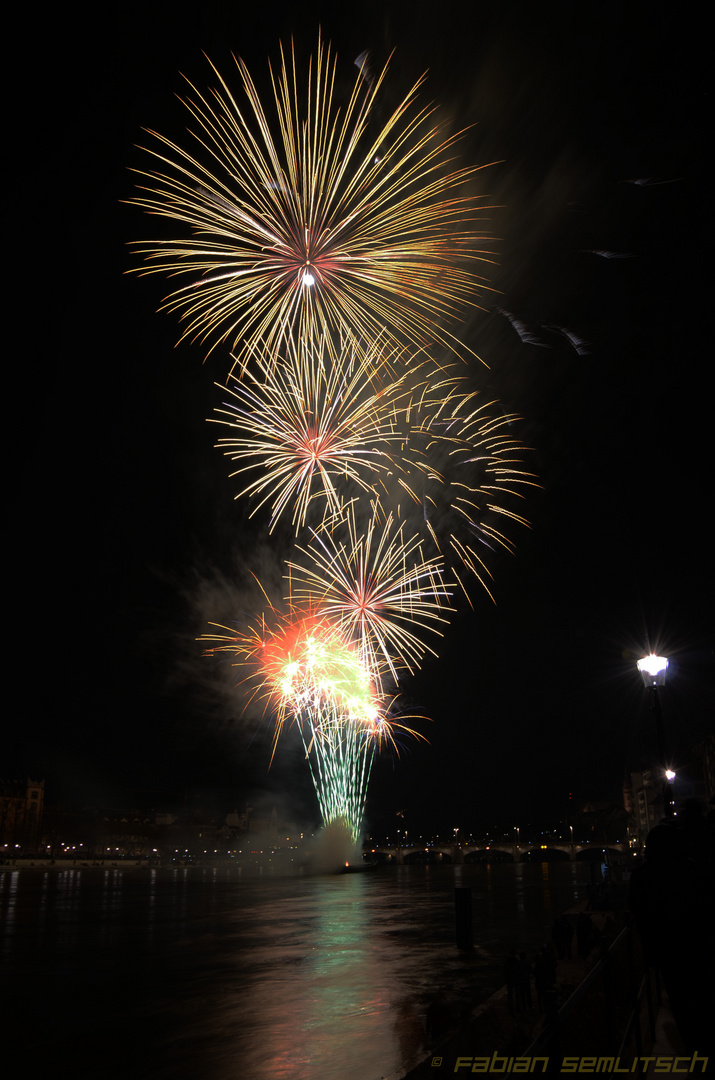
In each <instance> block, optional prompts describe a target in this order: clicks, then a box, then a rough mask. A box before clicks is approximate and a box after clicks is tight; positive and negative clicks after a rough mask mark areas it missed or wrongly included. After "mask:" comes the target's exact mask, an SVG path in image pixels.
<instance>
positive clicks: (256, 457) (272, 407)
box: [216, 334, 415, 529]
mask: <svg viewBox="0 0 715 1080" xmlns="http://www.w3.org/2000/svg"><path fill="white" fill-rule="evenodd" d="M395 361H396V350H395V348H394V347H389V346H381V345H380V344H378V345H377V346H375V347H373V348H371V349H369V350H367V351H366V350H364V349H362V348H361V346H360V345H359V343H358V342H357V341H356V340H355V339H354V338H352V337H350V336H345V337H343V338H342V339H341V340H340V341H339V342H334V341H333V340H332V338H331V337H330V335H328V334H323V335H322V336H321V337H320V339H319V340H317V341H316V340H315V339H307V340H306V339H305V338H303V339H301V340H300V341H299V343H298V344H294V343H293V342H292V341H287V342H285V344H284V348H283V349H282V350H281V354H280V355H278V354H276V353H275V352H274V351H271V350H268V349H262V350H260V351H257V352H256V354H255V357H254V362H253V363H251V366H250V368H248V369H247V370H246V372H245V373H244V378H243V380H242V381H239V380H238V379H234V380H233V382H232V385H231V386H230V387H229V388H228V393H229V394H230V395H231V398H232V400H228V401H226V402H224V404H223V407H221V408H218V409H217V410H216V412H217V413H218V415H219V417H220V419H217V420H216V423H219V424H222V425H225V426H226V427H228V428H229V429H230V432H231V433H230V434H229V435H226V436H225V437H223V438H221V439H220V440H219V442H218V446H219V447H220V448H221V449H223V451H224V453H225V454H226V456H227V457H230V458H231V460H232V461H234V462H236V463H238V464H239V468H237V469H236V470H235V472H233V473H231V475H232V476H239V475H242V474H244V473H247V472H251V473H253V474H254V475H255V472H256V471H258V473H259V475H258V477H257V478H256V479H253V480H251V482H250V483H248V484H247V485H246V487H244V488H243V490H242V491H241V492H240V495H249V496H255V497H256V498H257V499H259V500H260V501H259V502H258V506H257V508H258V507H261V506H263V505H264V504H265V503H269V504H270V507H271V529H273V527H274V525H275V523H276V521H277V520H278V519H279V517H280V516H281V515H282V514H283V513H284V512H286V511H287V512H291V511H292V515H293V519H292V520H293V524H294V525H295V526H296V528H299V527H301V526H302V525H304V524H305V521H306V515H307V513H308V510H309V508H310V507H311V506H314V507H315V506H316V503H322V502H324V506H323V507H321V508H319V509H318V518H319V519H320V518H321V517H323V516H324V514H325V513H332V514H336V513H337V514H339V513H340V512H341V508H342V505H343V502H344V499H345V498H346V497H349V495H350V492H349V486H350V485H353V484H354V485H356V486H357V489H358V490H365V491H368V492H372V493H373V494H374V490H375V489H374V485H375V481H376V479H377V475H378V474H379V473H386V472H389V471H391V470H393V469H394V468H395V466H394V462H393V460H392V457H391V454H392V451H393V448H394V449H395V450H397V448H398V447H399V445H400V443H401V442H402V440H403V433H402V429H403V422H402V416H403V415H404V414H405V413H406V412H407V411H408V409H409V406H410V401H411V398H412V395H413V393H414V391H411V390H408V388H407V386H406V381H407V375H408V371H407V369H406V368H404V367H403V370H402V374H401V375H398V374H396V373H395V372H394V370H393V369H394V366H395ZM256 369H257V370H256ZM409 374H410V376H411V378H410V384H411V385H413V384H414V382H415V376H414V372H410V373H409ZM222 389H223V392H224V393H225V392H226V390H225V388H222ZM346 488H348V490H346ZM254 513H255V511H254Z"/></svg>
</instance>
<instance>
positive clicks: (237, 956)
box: [0, 863, 588, 1080]
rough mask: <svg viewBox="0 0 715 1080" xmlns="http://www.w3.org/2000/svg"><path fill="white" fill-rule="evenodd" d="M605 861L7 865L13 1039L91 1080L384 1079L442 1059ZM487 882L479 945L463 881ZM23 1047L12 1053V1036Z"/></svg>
mask: <svg viewBox="0 0 715 1080" xmlns="http://www.w3.org/2000/svg"><path fill="white" fill-rule="evenodd" d="M587 881H588V866H587V865H585V864H582V863H544V864H542V865H527V864H520V865H511V864H507V865H495V866H483V865H481V866H480V865H471V866H470V865H465V866H432V867H425V866H400V867H395V866H393V867H384V868H381V869H379V870H376V871H374V872H370V873H365V874H354V875H344V876H337V877H329V876H327V877H318V876H315V877H310V876H294V877H278V876H270V875H268V874H265V875H259V876H256V875H254V876H250V877H249V876H245V875H244V874H242V872H240V871H238V870H237V869H231V870H222V869H216V870H212V869H205V870H202V869H199V868H188V869H179V870H171V869H152V870H147V869H133V870H120V869H117V870H114V869H113V870H102V869H91V868H88V869H70V870H66V871H65V870H58V869H52V870H48V871H42V870H27V869H23V870H20V871H17V870H11V869H6V870H4V871H0V918H1V926H2V930H1V934H2V937H1V939H0V941H1V944H0V960H1V962H2V969H3V970H2V987H3V993H4V994H5V995H6V996H7V997H8V998H9V1008H8V1007H5V1009H4V1012H3V1013H2V1015H4V1016H5V1017H8V1016H9V1017H10V1018H11V1027H10V1029H9V1032H8V1036H6V1039H7V1038H8V1037H9V1038H10V1041H11V1044H15V1043H17V1044H19V1045H21V1046H22V1047H24V1048H25V1050H26V1052H27V1053H29V1055H30V1060H33V1059H34V1060H36V1061H37V1063H38V1064H39V1063H40V1057H41V1056H45V1057H48V1058H49V1060H50V1061H56V1062H57V1064H58V1065H59V1063H60V1062H65V1063H67V1062H69V1063H71V1066H72V1070H71V1071H72V1074H73V1075H74V1076H97V1077H100V1076H101V1077H122V1078H123V1080H124V1078H127V1080H130V1078H132V1077H135V1078H141V1080H144V1078H152V1080H154V1078H157V1080H159V1078H167V1080H168V1078H172V1080H173V1078H179V1080H189V1078H192V1077H197V1078H201V1080H244V1078H245V1080H268V1078H271V1080H275V1078H284V1080H380V1078H383V1077H384V1078H395V1077H400V1076H402V1075H403V1074H404V1073H405V1072H406V1071H407V1070H408V1069H409V1068H411V1067H412V1066H413V1065H414V1064H415V1063H416V1061H417V1060H418V1059H419V1058H420V1057H421V1056H423V1053H424V1052H425V1051H426V1033H425V1017H426V1013H427V1010H428V1008H429V1006H430V1004H431V1003H432V1002H434V1001H435V1000H437V999H439V1000H440V1002H441V1005H442V1007H444V1004H445V1002H446V1005H447V1007H448V1008H449V1010H450V1011H451V1015H453V1016H455V1017H456V1016H458V1015H459V1014H460V1013H461V1012H464V1011H466V1010H467V1009H468V1008H470V1007H473V1006H474V1005H477V1004H479V1002H480V1001H483V1000H484V999H486V998H487V997H488V996H489V995H490V994H491V993H493V992H494V991H495V990H496V989H498V987H499V986H501V984H502V983H503V978H502V974H501V965H502V962H503V960H504V956H505V955H506V953H507V952H508V950H509V949H511V948H517V949H524V950H526V951H527V953H529V954H532V953H533V952H534V950H535V949H536V948H538V946H540V945H541V944H542V943H543V941H544V940H546V938H547V937H548V935H549V933H550V928H551V924H552V922H553V919H554V917H555V916H556V915H557V914H558V913H559V912H560V911H563V910H564V909H566V908H568V907H569V906H571V905H572V904H573V903H574V902H575V901H576V900H578V899H582V898H583V897H584V896H585V895H586V886H587ZM465 885H468V886H471V888H472V907H473V916H474V942H475V947H474V950H473V951H472V952H469V953H463V952H460V951H459V950H458V949H457V948H456V945H455V920H454V889H455V886H465ZM6 1045H7V1042H6Z"/></svg>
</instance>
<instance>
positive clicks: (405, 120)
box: [131, 39, 489, 367]
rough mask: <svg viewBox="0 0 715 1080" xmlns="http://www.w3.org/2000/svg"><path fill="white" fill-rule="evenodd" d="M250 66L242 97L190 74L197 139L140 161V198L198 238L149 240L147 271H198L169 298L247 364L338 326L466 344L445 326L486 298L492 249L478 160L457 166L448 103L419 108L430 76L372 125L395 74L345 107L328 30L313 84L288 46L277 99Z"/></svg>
mask: <svg viewBox="0 0 715 1080" xmlns="http://www.w3.org/2000/svg"><path fill="white" fill-rule="evenodd" d="M236 63H237V66H238V70H239V73H240V79H241V83H242V90H243V94H242V95H241V102H242V103H241V104H240V105H239V103H238V101H237V100H236V98H235V97H234V95H233V93H232V91H231V90H230V89H229V86H228V83H227V82H226V81H225V80H224V79H223V78H222V77H221V75H220V74H219V72H218V71H217V70H216V69H215V68H213V65H212V68H213V71H214V74H215V76H216V78H217V80H218V87H217V88H214V89H212V90H211V91H210V93H209V94H208V95H207V96H205V95H203V94H202V93H201V92H200V91H199V90H197V89H196V88H195V87H194V86H193V85H192V84H191V83H189V88H190V91H191V93H190V95H189V96H188V97H187V99H186V100H185V101H184V104H185V106H186V108H187V110H188V112H189V113H190V115H191V117H192V119H193V124H192V126H191V127H190V128H189V135H190V140H189V146H190V149H184V148H183V147H182V146H178V145H176V144H175V143H173V142H171V141H170V140H169V139H166V138H164V137H163V136H162V135H159V134H157V133H156V132H149V134H150V135H152V136H153V137H154V140H155V141H154V143H153V146H152V147H146V148H145V149H147V151H148V153H150V154H151V155H152V157H153V158H154V159H155V162H156V166H157V167H156V168H155V170H151V171H147V170H134V171H136V172H139V174H140V175H141V176H142V177H144V178H145V181H144V182H143V184H142V186H141V187H140V190H141V194H140V195H138V196H137V197H136V198H134V199H132V200H131V202H132V203H133V204H134V205H138V206H140V207H142V208H143V209H144V210H146V211H148V212H149V213H151V214H156V215H159V216H161V217H165V218H169V219H170V220H172V221H174V222H179V223H180V224H181V225H182V226H185V227H186V234H187V235H186V237H185V238H184V239H177V240H170V239H165V238H161V237H159V238H157V239H153V240H147V241H142V242H140V243H138V245H137V247H138V251H139V254H141V255H143V256H145V257H146V259H147V260H148V263H149V265H148V266H145V267H144V268H143V269H142V271H141V272H142V273H159V274H167V275H168V276H170V277H175V276H185V277H186V278H188V281H187V283H186V284H184V285H182V286H180V287H179V288H177V289H176V290H175V291H173V292H172V293H171V294H170V295H169V296H168V297H167V298H166V300H165V301H164V304H163V307H164V308H166V309H168V310H173V311H177V312H179V313H180V315H181V317H182V319H184V320H185V322H186V326H185V330H184V333H183V335H182V340H183V338H186V337H189V338H192V339H196V338H198V339H199V340H200V341H202V342H204V343H206V342H211V345H210V348H209V352H210V351H211V350H212V349H213V348H215V347H216V345H218V344H219V343H221V342H227V343H229V345H230V346H231V348H232V349H233V351H234V352H235V353H237V354H238V357H239V359H238V363H239V365H240V366H241V367H243V366H244V365H245V362H246V360H245V356H246V355H247V353H245V354H244V352H243V350H244V348H246V349H247V350H249V351H250V348H251V347H252V346H255V345H256V344H257V343H258V342H260V341H264V342H266V343H267V344H269V345H270V344H271V343H273V342H274V341H276V340H278V339H281V338H283V337H284V336H286V335H289V334H291V333H297V334H298V336H301V335H302V334H304V333H306V332H311V331H314V330H315V329H316V327H317V328H318V330H322V329H323V328H324V327H326V326H330V327H332V328H333V329H338V330H340V329H346V330H347V331H348V332H351V333H354V334H358V335H364V336H365V337H367V338H368V339H370V338H374V337H375V336H382V335H384V333H385V328H386V327H389V328H390V333H392V334H395V335H400V336H402V338H403V339H404V340H406V341H408V342H410V343H412V344H416V345H417V346H423V345H425V344H426V343H428V342H430V343H434V342H435V341H438V342H442V343H445V342H447V343H449V344H450V346H452V347H453V346H454V345H455V339H454V338H452V336H451V335H450V334H449V332H448V331H446V330H443V329H441V326H440V324H441V321H442V320H443V319H445V318H451V317H453V316H454V315H455V313H457V312H458V311H460V310H461V309H463V307H464V306H465V305H472V306H474V304H475V295H476V291H477V288H478V287H479V283H480V281H481V278H479V277H478V276H477V275H476V274H475V273H474V270H473V265H474V262H475V261H476V260H482V261H489V259H488V258H487V255H488V253H487V252H485V251H483V250H481V249H480V248H479V244H480V243H483V242H484V239H483V237H482V236H481V235H480V233H479V232H478V231H477V230H476V222H477V219H478V217H479V210H478V207H479V202H480V197H479V196H474V195H473V194H471V193H470V191H469V190H468V181H470V180H471V179H472V178H473V176H474V174H475V173H476V172H477V171H478V169H477V168H476V167H469V168H464V167H463V168H457V169H454V168H453V164H452V162H453V158H454V154H455V142H456V140H457V139H458V138H459V135H454V136H447V137H445V135H444V133H443V132H442V131H441V129H440V125H439V124H438V123H436V122H435V118H434V113H435V109H434V107H432V106H426V107H425V106H419V105H418V104H416V97H417V92H418V90H419V88H420V86H421V84H422V82H423V80H424V76H423V77H422V78H420V79H419V80H418V81H417V82H416V83H415V85H414V86H413V87H412V89H411V90H410V91H409V93H408V94H407V95H406V96H405V97H404V99H403V100H402V102H401V103H400V104H399V105H398V107H397V108H396V109H395V110H394V112H393V113H392V114H391V115H390V117H389V118H388V119H387V120H386V121H385V122H384V123H383V124H382V125H381V126H380V129H379V131H377V134H375V135H373V134H372V133H371V131H370V128H371V121H373V120H374V114H375V109H374V103H375V98H376V95H377V94H378V92H379V89H380V86H381V84H382V82H383V80H384V78H385V73H386V70H387V68H385V69H384V70H383V71H382V72H381V74H380V75H379V76H376V77H374V78H371V79H370V80H368V81H367V88H366V85H365V81H364V80H363V78H362V74H361V73H358V74H357V75H356V79H355V84H354V87H353V90H352V93H351V95H350V96H349V99H348V100H347V102H346V103H345V104H341V103H340V102H338V100H337V97H336V95H335V82H336V58H335V55H334V54H333V53H332V52H331V48H330V46H329V45H325V44H323V42H322V41H321V40H320V39H319V40H318V46H317V51H316V54H315V56H314V57H313V58H312V59H311V61H310V65H309V68H308V78H307V85H305V86H303V87H302V91H301V90H299V87H301V85H302V83H301V79H300V77H299V72H298V70H297V66H296V60H295V54H294V53H293V52H292V51H291V55H290V57H287V56H286V53H285V52H284V50H283V47H282V46H281V60H280V65H279V68H278V70H277V71H274V70H273V68H271V82H272V89H273V95H272V100H269V103H268V105H267V107H264V105H263V104H262V101H261V98H260V97H259V94H258V91H257V90H256V87H255V84H254V82H253V80H252V78H251V76H250V74H249V72H248V70H247V68H246V66H245V64H244V63H243V62H242V61H241V60H240V59H238V60H237V61H236ZM271 111H275V112H276V113H277V131H278V133H279V134H278V137H277V138H276V137H274V134H273V133H272V131H271V124H270V122H269V119H268V116H269V114H270V112H271ZM482 209H487V208H486V207H482ZM467 351H469V350H467Z"/></svg>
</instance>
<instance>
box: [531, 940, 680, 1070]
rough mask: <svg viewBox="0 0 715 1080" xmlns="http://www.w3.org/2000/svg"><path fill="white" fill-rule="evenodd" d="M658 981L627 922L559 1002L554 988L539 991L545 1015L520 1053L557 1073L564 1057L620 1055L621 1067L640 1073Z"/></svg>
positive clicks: (657, 999) (652, 1032)
mask: <svg viewBox="0 0 715 1080" xmlns="http://www.w3.org/2000/svg"><path fill="white" fill-rule="evenodd" d="M659 1004H660V985H659V982H658V979H657V975H656V973H655V972H654V970H653V969H652V968H650V967H648V966H647V965H646V964H645V961H644V959H643V955H642V950H641V946H640V940H639V938H638V937H637V935H634V933H633V930H632V928H631V927H630V926H627V927H625V928H624V929H623V930H621V932H620V934H618V936H617V937H616V938H615V940H614V941H613V942H612V943H611V944H610V945H605V944H604V945H603V946H602V951H601V958H600V959H599V961H598V963H597V964H596V965H595V966H594V967H593V968H592V969H591V971H590V972H589V973H588V975H587V976H586V978H585V979H584V980H583V982H582V983H581V984H580V986H579V987H578V988H577V989H576V990H575V991H574V992H573V993H572V994H571V995H570V996H569V997H568V998H567V1000H566V1001H564V1002H563V1004H561V1005H560V1006H559V1004H558V1001H557V992H556V990H550V991H547V993H546V995H545V1012H546V1019H545V1023H544V1028H543V1030H542V1031H541V1032H540V1033H539V1035H538V1036H537V1038H536V1039H535V1040H534V1042H533V1043H532V1045H531V1046H530V1047H529V1049H528V1050H526V1051H525V1056H527V1057H536V1056H543V1057H548V1062H549V1072H551V1073H556V1074H558V1073H559V1072H560V1068H561V1063H562V1060H563V1058H565V1057H570V1056H573V1057H583V1056H584V1055H596V1056H597V1057H599V1058H603V1057H606V1056H609V1057H613V1058H614V1059H616V1060H617V1059H620V1062H619V1065H620V1067H621V1068H624V1069H627V1070H628V1071H629V1072H631V1074H632V1075H643V1074H644V1073H645V1072H646V1069H647V1066H646V1065H645V1064H644V1061H643V1060H642V1059H643V1058H644V1057H645V1056H646V1055H647V1053H648V1050H649V1049H650V1047H651V1046H652V1045H653V1042H654V1041H655V1016H656V1008H657V1005H659Z"/></svg>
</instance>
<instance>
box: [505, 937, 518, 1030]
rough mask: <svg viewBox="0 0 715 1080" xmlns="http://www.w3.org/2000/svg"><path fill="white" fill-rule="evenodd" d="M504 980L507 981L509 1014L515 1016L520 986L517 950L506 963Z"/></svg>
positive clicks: (513, 950) (511, 953)
mask: <svg viewBox="0 0 715 1080" xmlns="http://www.w3.org/2000/svg"><path fill="white" fill-rule="evenodd" d="M504 979H505V980H506V995H507V1003H508V1005H509V1013H510V1015H511V1016H513V1015H514V1009H515V1007H516V1005H517V988H518V985H519V960H518V959H517V955H516V949H512V950H511V952H510V953H509V955H508V956H507V958H506V960H505V961H504Z"/></svg>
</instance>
